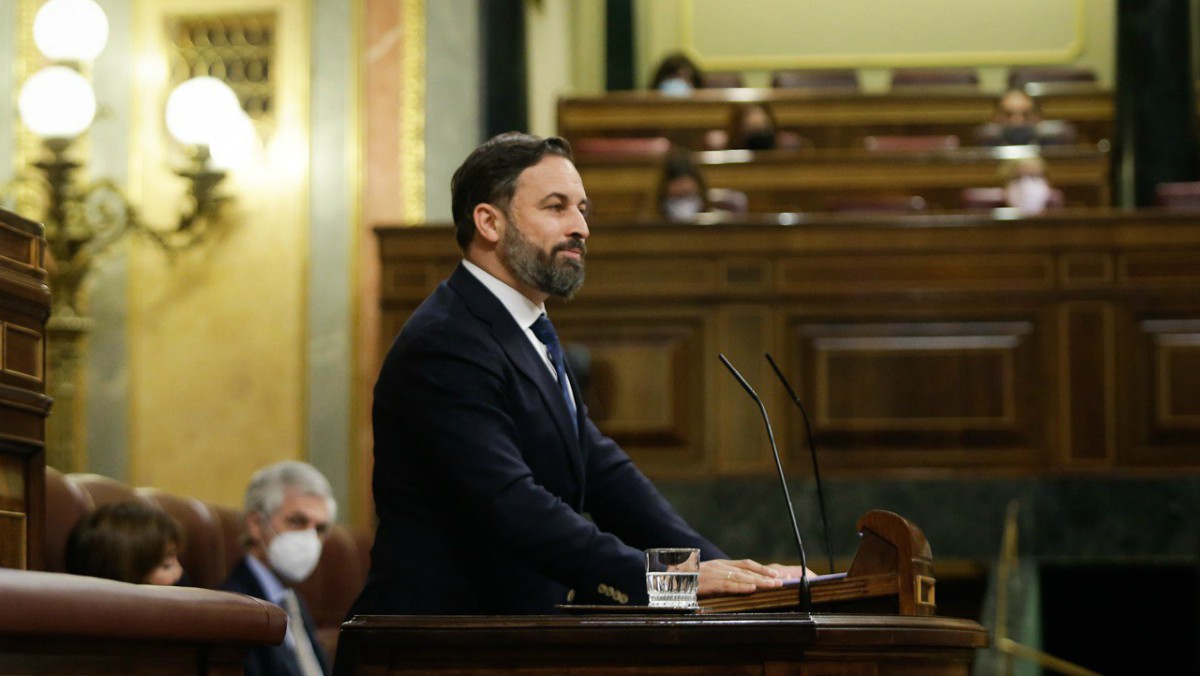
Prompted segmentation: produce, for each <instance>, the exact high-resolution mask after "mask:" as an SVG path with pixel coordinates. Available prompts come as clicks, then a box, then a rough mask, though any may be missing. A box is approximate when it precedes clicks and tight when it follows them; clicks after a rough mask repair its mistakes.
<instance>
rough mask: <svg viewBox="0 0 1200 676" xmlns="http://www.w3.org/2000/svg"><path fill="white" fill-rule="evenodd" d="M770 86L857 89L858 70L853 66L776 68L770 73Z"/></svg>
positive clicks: (779, 87)
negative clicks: (802, 68) (796, 68)
mask: <svg viewBox="0 0 1200 676" xmlns="http://www.w3.org/2000/svg"><path fill="white" fill-rule="evenodd" d="M771 86H772V87H775V88H778V89H838V90H850V91H857V90H858V71H856V70H854V69H853V68H818V69H805V70H777V71H775V72H774V73H772V74H771Z"/></svg>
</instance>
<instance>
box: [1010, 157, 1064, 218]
mask: <svg viewBox="0 0 1200 676" xmlns="http://www.w3.org/2000/svg"><path fill="white" fill-rule="evenodd" d="M1000 172H1001V176H1003V178H1004V181H1005V186H1004V197H1005V201H1006V202H1007V203H1008V206H1010V207H1012V208H1014V209H1016V210H1017V211H1018V212H1020V213H1021V214H1022V215H1024V216H1034V215H1037V214H1040V213H1043V212H1045V211H1046V207H1047V206H1049V204H1050V198H1051V196H1052V194H1053V191H1052V190H1051V188H1050V183H1049V182H1048V181H1047V180H1046V162H1045V161H1044V160H1042V158H1040V157H1026V158H1022V159H1019V160H1009V161H1008V162H1006V163H1004V164H1003V165H1002V166H1001V168H1000Z"/></svg>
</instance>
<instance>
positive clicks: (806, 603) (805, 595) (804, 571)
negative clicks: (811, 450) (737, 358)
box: [717, 354, 812, 613]
mask: <svg viewBox="0 0 1200 676" xmlns="http://www.w3.org/2000/svg"><path fill="white" fill-rule="evenodd" d="M717 356H718V357H719V358H720V359H721V363H722V364H724V365H725V368H727V369H729V372H730V373H732V374H733V377H734V378H737V381H738V382H739V383H741V385H742V387H743V388H744V389H745V390H746V393H747V394H749V395H750V398H751V399H753V400H754V403H756V404H758V410H759V411H761V412H762V417H763V422H764V423H766V425H767V438H768V439H770V440H771V453H772V455H774V456H775V469H776V470H778V472H779V485H780V486H781V487H782V488H783V501H784V502H786V503H787V508H788V516H790V517H791V519H792V532H793V533H794V534H795V535H796V548H797V549H798V550H800V610H801V611H802V612H806V613H807V612H809V611H810V610H812V591H811V590H810V589H809V585H808V557H807V556H806V555H805V554H804V540H803V539H802V538H801V537H800V526H798V525H796V510H795V509H794V508H793V507H792V496H791V495H790V494H789V493H788V487H787V479H785V478H784V476H783V462H782V461H780V459H779V447H778V446H776V445H775V431H774V430H772V429H771V418H770V417H769V416H767V407H766V406H764V405H763V403H762V399H760V398H759V396H758V393H757V392H755V391H754V388H753V387H750V383H748V382H746V379H745V378H743V377H742V374H740V373H738V370H737V369H735V368H734V367H733V364H731V363H729V360H728V359H726V358H725V355H723V354H718V355H717Z"/></svg>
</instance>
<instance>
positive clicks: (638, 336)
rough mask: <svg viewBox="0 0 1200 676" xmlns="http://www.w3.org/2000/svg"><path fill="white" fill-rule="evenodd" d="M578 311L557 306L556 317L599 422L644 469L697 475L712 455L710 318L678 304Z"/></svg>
mask: <svg viewBox="0 0 1200 676" xmlns="http://www.w3.org/2000/svg"><path fill="white" fill-rule="evenodd" d="M575 310H576V308H575V307H574V306H565V307H555V308H554V309H553V313H554V323H555V326H556V327H557V329H558V332H559V335H560V337H561V338H562V341H563V343H564V346H565V351H566V352H567V354H568V358H570V359H571V360H572V364H573V370H574V371H575V374H576V376H577V378H578V379H579V380H580V385H581V387H582V389H583V392H582V395H583V398H584V401H585V403H586V404H587V406H588V410H589V413H590V415H591V418H592V420H593V421H594V422H595V423H596V425H597V426H598V427H599V428H600V430H601V431H602V432H604V433H605V434H607V435H608V436H610V437H612V438H613V439H614V440H616V441H617V443H619V444H620V445H621V447H622V448H624V449H625V451H626V452H628V453H629V454H630V455H631V456H632V457H633V458H634V459H635V461H637V463H638V466H639V467H642V468H643V469H651V468H652V469H653V470H655V471H657V472H660V473H661V474H664V475H676V476H681V475H689V474H693V475H694V474H695V473H696V472H697V471H699V470H700V469H701V468H702V467H703V466H704V464H705V463H707V462H709V461H711V459H710V458H706V457H705V449H706V444H705V438H706V437H707V436H708V434H707V433H706V428H707V424H706V422H705V415H704V413H703V409H704V384H703V373H704V369H703V367H702V364H701V361H702V360H703V359H704V358H705V354H706V352H707V351H708V348H707V345H708V339H707V336H706V334H707V331H708V329H707V322H706V321H705V320H704V318H703V317H702V316H700V315H699V314H698V313H686V312H685V313H681V312H679V311H678V310H676V309H663V310H661V311H653V310H650V311H647V310H632V311H631V310H615V311H614V310H607V311H605V310H601V311H596V312H589V313H579V312H576V311H575Z"/></svg>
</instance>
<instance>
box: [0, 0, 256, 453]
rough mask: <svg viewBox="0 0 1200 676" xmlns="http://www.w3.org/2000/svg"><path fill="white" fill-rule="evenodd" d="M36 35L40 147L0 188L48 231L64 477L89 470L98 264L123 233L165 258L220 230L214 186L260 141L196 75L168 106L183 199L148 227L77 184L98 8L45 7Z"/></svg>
mask: <svg viewBox="0 0 1200 676" xmlns="http://www.w3.org/2000/svg"><path fill="white" fill-rule="evenodd" d="M33 37H34V42H35V44H36V45H37V48H38V50H39V51H40V52H41V53H42V54H43V55H44V56H45V57H46V61H47V65H46V66H45V67H44V68H42V69H41V70H39V71H38V72H36V73H34V74H33V75H32V76H30V77H29V78H28V79H27V80H26V81H25V83H24V84H23V85H22V87H21V91H20V94H19V95H18V100H17V107H18V112H19V114H20V117H21V121H22V123H24V125H25V126H26V127H27V128H28V129H29V131H31V132H32V133H33V134H34V135H36V136H37V137H39V138H40V139H41V141H42V145H43V146H44V157H43V158H42V159H40V160H38V161H36V162H33V163H32V165H33V166H32V169H26V170H24V171H21V172H19V173H18V174H17V177H16V178H15V179H13V181H11V182H10V183H9V184H7V185H4V186H0V206H7V207H8V208H10V209H12V210H14V211H17V212H24V215H25V216H26V217H27V218H31V219H33V220H38V221H41V222H42V223H43V225H44V226H45V235H46V241H47V245H48V248H49V252H50V256H49V260H48V261H47V270H48V273H49V276H50V279H49V282H50V290H51V293H52V301H51V302H52V306H51V312H50V319H49V321H48V322H47V325H46V330H47V336H48V341H47V347H48V352H47V359H46V361H47V368H48V370H49V371H50V372H51V374H52V377H51V378H50V379H49V381H48V387H49V390H50V396H52V397H53V398H54V413H53V414H52V415H50V417H49V419H48V420H47V428H46V461H47V464H49V465H51V466H53V467H56V468H58V469H59V470H61V471H64V472H70V471H83V470H84V469H85V465H84V464H83V462H82V448H83V436H82V425H80V424H77V423H78V422H80V421H82V419H83V416H82V406H83V400H82V395H83V392H82V391H81V390H79V389H78V388H77V387H76V383H77V381H78V380H79V377H80V374H81V373H82V365H83V362H84V359H85V357H84V355H85V338H86V336H87V335H88V333H89V332H90V331H91V327H92V321H91V319H90V318H89V317H87V316H85V312H84V307H83V303H82V299H81V294H80V291H81V288H82V287H83V283H84V282H85V281H86V279H87V277H88V275H89V273H90V272H91V270H92V269H93V263H94V261H95V259H96V257H97V256H99V255H100V254H102V253H103V252H104V251H105V250H107V249H108V248H109V247H111V246H112V245H113V244H114V243H116V242H117V241H118V240H120V239H121V238H122V237H124V236H125V235H126V234H128V233H131V232H133V233H139V234H141V235H144V236H146V237H148V238H149V239H150V240H151V241H153V242H155V243H156V244H158V245H160V246H161V247H162V248H163V250H165V251H166V252H168V253H169V254H174V253H175V252H178V251H181V250H183V249H186V248H188V247H191V246H193V245H195V244H197V243H198V242H200V241H202V240H203V239H204V237H205V236H206V234H207V233H209V232H211V231H212V230H213V229H214V227H215V226H218V225H220V223H221V210H222V205H223V204H224V202H225V201H226V198H225V197H223V196H222V195H221V194H220V192H219V190H218V187H219V185H220V183H221V181H222V180H223V179H224V178H225V175H226V172H227V171H228V170H229V169H230V168H232V167H233V166H235V165H236V164H238V163H239V162H240V161H243V160H245V159H248V158H249V156H250V155H251V154H252V152H253V150H254V148H255V147H256V145H257V142H258V137H257V132H256V130H255V128H254V124H253V122H251V120H250V118H249V116H248V115H247V114H246V112H245V111H244V110H243V109H242V106H241V104H240V102H239V100H238V97H237V95H236V94H235V93H234V92H233V90H232V89H230V88H229V86H228V85H226V84H225V83H224V82H223V81H221V80H219V79H217V78H212V77H199V78H194V79H191V80H187V81H186V82H184V83H182V84H180V85H179V86H178V87H177V88H176V89H175V90H174V91H172V92H171V94H170V96H169V97H168V99H167V104H166V123H167V130H168V131H169V132H170V134H171V136H172V137H174V139H175V140H176V141H177V142H178V143H179V145H180V147H181V148H182V149H183V151H184V152H185V153H186V154H187V157H188V159H187V161H186V165H185V166H184V167H183V168H181V169H178V170H176V171H175V173H176V174H177V175H179V176H180V177H182V178H183V179H185V180H186V181H187V184H188V192H187V194H188V201H189V202H190V203H189V204H187V205H185V206H184V208H183V212H182V214H181V215H180V216H179V220H178V222H177V223H175V224H173V225H171V226H159V225H154V226H152V225H149V224H146V223H144V222H143V221H142V220H141V219H140V217H139V216H138V211H137V208H136V207H135V206H134V205H133V204H132V203H131V202H130V201H129V199H128V198H127V197H126V196H125V194H124V193H123V192H122V190H121V188H120V186H118V185H117V184H116V183H114V182H113V181H111V180H105V179H101V180H95V181H82V180H79V179H77V178H76V174H77V173H78V171H79V170H80V169H81V168H82V167H83V163H82V162H81V161H79V160H76V159H72V158H71V156H70V155H71V153H70V150H71V148H72V146H73V145H74V144H75V142H76V141H77V140H78V139H79V138H80V137H82V136H83V135H84V134H85V133H86V132H87V131H88V129H90V128H91V126H92V122H93V120H94V119H95V117H96V108H97V106H96V95H95V93H94V92H93V91H92V85H91V83H90V82H89V81H88V78H87V77H86V74H87V73H88V71H89V70H90V69H89V68H88V64H90V62H91V61H92V60H93V59H95V58H96V56H98V55H99V54H100V52H101V51H102V50H103V49H104V44H105V42H107V40H108V19H107V17H105V15H104V11H103V10H101V9H100V6H99V5H97V4H96V2H95V0H49V1H48V2H46V3H45V4H43V5H42V6H41V8H40V9H39V10H38V12H37V14H36V15H35V16H34V23H33Z"/></svg>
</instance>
